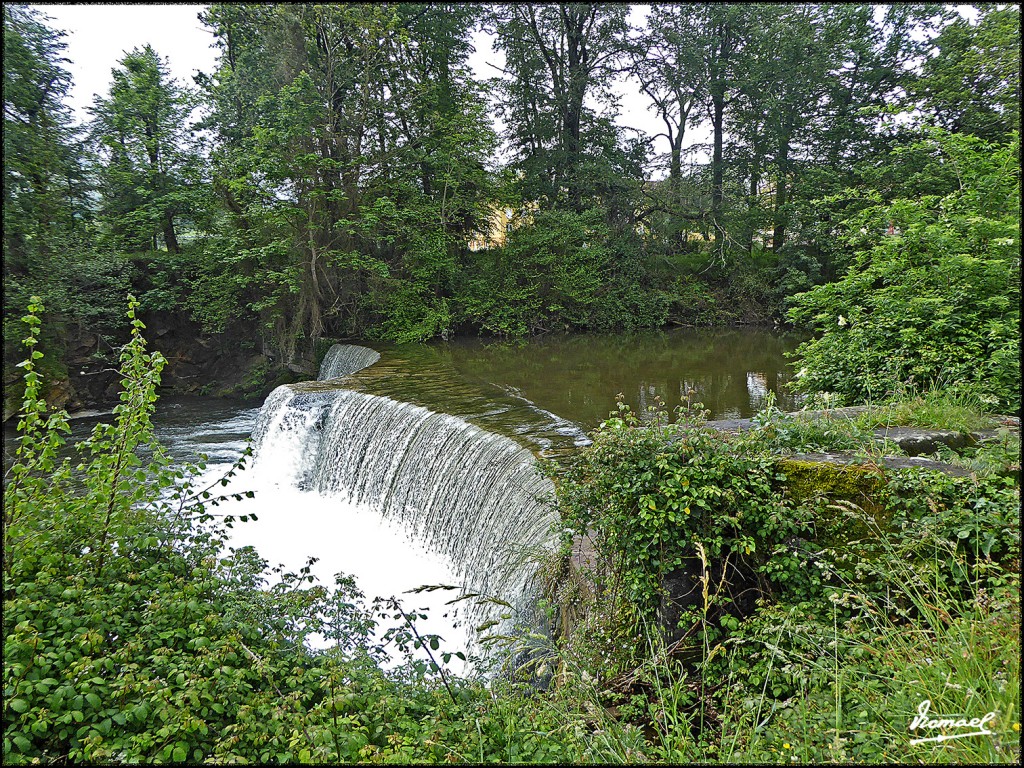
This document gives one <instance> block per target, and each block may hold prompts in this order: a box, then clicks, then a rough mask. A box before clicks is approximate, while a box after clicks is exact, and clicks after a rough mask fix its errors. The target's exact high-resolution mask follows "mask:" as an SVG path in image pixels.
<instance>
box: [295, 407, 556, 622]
mask: <svg viewBox="0 0 1024 768" xmlns="http://www.w3.org/2000/svg"><path fill="white" fill-rule="evenodd" d="M534 462H535V459H534V456H533V454H532V453H530V451H528V450H527V449H525V448H523V447H521V446H520V445H518V444H517V443H515V442H514V441H512V440H510V439H509V438H507V437H502V436H500V435H495V434H492V433H490V432H485V431H484V430H482V429H480V428H479V427H476V426H474V425H472V424H470V423H468V422H466V421H463V420H462V419H458V418H456V417H454V416H449V415H446V414H441V413H434V412H432V411H429V410H427V409H426V408H421V407H419V406H416V405H410V404H409V403H401V402H397V401H395V400H392V399H390V398H387V397H381V396H376V395H366V394H363V393H360V392H352V391H347V390H342V391H340V392H339V396H338V399H337V400H336V401H335V403H334V404H333V406H332V407H331V411H330V414H329V415H328V416H327V418H326V421H325V425H324V437H323V441H322V444H321V445H320V448H319V455H318V456H317V463H316V469H315V475H314V480H313V482H314V483H315V487H316V488H317V489H318V490H319V491H320V492H321V493H325V494H341V495H344V496H346V497H347V498H348V499H349V500H351V501H354V502H357V503H368V504H371V505H373V506H374V507H376V508H377V509H378V510H379V511H380V513H381V514H382V515H383V516H384V517H385V518H387V519H390V520H393V521H395V523H396V524H399V525H401V526H403V527H404V528H405V529H406V530H408V531H410V532H411V533H413V534H414V535H415V536H416V537H417V538H418V539H419V540H420V541H422V542H423V545H424V546H425V547H426V548H427V549H430V550H432V551H436V552H441V553H442V554H444V555H445V556H447V557H448V558H450V559H451V561H452V562H453V563H454V565H455V567H456V569H457V570H458V571H459V575H460V576H462V577H463V578H464V579H465V580H466V582H467V584H469V585H471V589H472V591H474V592H480V593H484V594H489V595H490V594H493V595H496V596H499V597H502V598H503V599H506V600H509V601H510V602H512V601H513V600H517V599H519V598H520V597H521V596H522V595H523V594H525V593H526V592H527V591H528V586H529V582H530V580H531V574H530V568H529V567H526V566H524V564H523V560H524V558H526V559H528V558H529V555H530V554H531V553H535V552H537V551H538V550H539V549H543V548H546V547H547V546H548V545H549V543H550V528H551V524H552V523H553V522H554V516H553V513H552V512H551V511H550V509H549V505H547V504H545V503H544V498H545V497H550V496H551V495H553V493H554V487H553V486H552V484H551V481H550V480H548V479H547V478H546V477H544V476H543V475H541V474H540V472H539V471H538V470H537V469H536V467H535V466H534Z"/></svg>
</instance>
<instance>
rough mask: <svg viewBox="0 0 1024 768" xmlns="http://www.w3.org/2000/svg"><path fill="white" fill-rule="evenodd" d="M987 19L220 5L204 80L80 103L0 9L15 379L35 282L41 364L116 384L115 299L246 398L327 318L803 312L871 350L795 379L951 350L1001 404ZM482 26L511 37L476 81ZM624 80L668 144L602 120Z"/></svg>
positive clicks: (498, 40)
mask: <svg viewBox="0 0 1024 768" xmlns="http://www.w3.org/2000/svg"><path fill="white" fill-rule="evenodd" d="M977 10H978V15H977V19H976V20H974V21H966V20H964V19H963V18H961V17H960V16H958V15H957V14H956V13H955V12H953V11H951V10H949V9H948V8H944V7H942V6H937V5H892V6H884V7H880V8H877V9H875V8H873V7H871V6H867V5H834V6H806V5H770V4H769V5H763V4H762V5H758V4H752V5H742V4H740V5H733V4H729V5H716V4H712V5H672V6H664V7H660V6H659V7H656V8H653V9H651V10H650V12H649V15H648V17H647V20H646V24H645V25H644V26H640V27H633V26H631V25H630V24H629V23H628V22H627V13H628V8H627V7H626V6H617V5H602V4H564V5H539V4H515V5H514V6H508V7H505V6H500V5H499V6H487V5H472V4H451V5H445V4H443V3H436V4H435V3H432V4H402V3H397V4H373V5H370V4H366V5H340V6H328V5H246V4H223V5H217V4H214V5H212V6H210V7H209V8H208V9H206V10H204V11H202V12H201V13H200V18H201V20H202V22H203V23H204V24H206V25H207V26H208V27H209V28H210V29H211V30H212V31H213V33H214V35H215V39H216V42H217V45H218V47H219V52H220V59H219V65H218V68H217V70H216V71H215V72H212V73H202V74H200V75H198V76H197V77H196V78H195V82H194V83H190V84H184V83H180V82H178V81H176V80H174V79H173V78H172V77H171V76H170V75H169V73H168V68H167V63H166V62H165V61H164V60H163V59H162V58H161V57H160V55H159V53H158V52H157V51H156V50H154V49H153V48H152V47H150V46H148V45H145V46H142V47H139V48H136V49H134V50H132V51H131V52H129V53H126V54H125V56H124V57H123V59H122V60H121V61H120V62H119V64H118V66H117V67H116V68H115V69H114V70H113V72H112V73H111V74H112V79H111V83H110V87H109V89H108V91H107V93H106V94H104V95H103V96H101V97H98V98H97V99H96V101H95V103H94V104H93V106H92V108H91V114H92V119H91V120H90V121H89V122H88V123H87V124H86V125H84V126H76V125H74V124H73V123H72V120H71V116H70V110H69V109H68V107H67V106H66V104H65V102H64V100H65V97H66V96H67V93H68V88H69V86H70V77H69V75H68V73H67V71H66V70H65V69H63V67H62V61H63V59H62V48H63V43H62V42H61V34H62V33H60V32H59V31H55V30H53V29H51V28H50V27H49V26H48V25H47V24H46V21H45V17H43V16H42V15H41V14H40V13H39V12H38V11H35V10H32V9H31V8H29V7H25V6H18V5H6V6H5V7H4V11H3V13H4V32H5V35H4V235H3V237H4V240H3V248H4V288H5V303H4V307H5V309H4V313H5V314H4V317H5V320H6V321H7V322H5V328H7V329H8V330H7V331H6V335H5V337H4V350H5V354H4V360H5V368H4V375H5V381H6V382H7V383H8V384H9V385H10V388H11V391H16V390H18V389H19V387H20V384H19V379H18V376H17V375H16V372H15V371H14V370H13V369H12V367H11V365H12V362H13V361H14V360H16V359H17V358H18V354H17V342H18V340H19V331H18V324H17V323H16V322H11V321H12V320H16V318H17V317H19V316H20V314H21V312H22V311H23V309H24V307H25V306H26V305H27V302H28V299H29V297H30V296H32V295H38V296H40V297H41V298H42V299H43V300H44V301H45V302H46V304H47V306H48V307H50V308H51V312H52V315H51V322H50V323H49V324H48V328H47V331H46V334H45V335H44V337H43V338H42V339H41V343H42V345H43V347H44V348H45V349H47V350H49V351H51V354H49V355H47V357H46V358H45V365H46V366H48V367H49V369H48V370H47V373H48V374H50V375H49V376H48V380H49V381H50V382H51V384H53V385H58V384H59V383H60V382H62V381H65V382H66V377H67V375H71V376H72V377H73V379H72V380H73V382H74V384H75V386H76V387H77V388H78V389H79V390H81V393H82V394H83V397H84V396H85V394H84V393H85V392H86V390H87V389H89V386H92V389H90V390H89V392H90V394H91V397H92V399H94V400H95V399H102V398H104V397H109V396H110V395H111V394H112V392H113V391H114V390H115V389H116V382H115V381H113V379H110V380H109V381H106V380H105V379H103V377H102V376H100V374H99V372H100V371H102V370H104V369H111V368H113V367H114V363H115V361H116V356H117V348H118V347H119V346H120V344H121V343H123V342H124V340H125V339H126V338H127V333H128V327H127V326H126V325H125V323H124V320H123V317H122V312H121V306H122V304H123V301H124V296H125V294H126V293H127V292H128V291H129V290H132V291H133V292H134V293H135V295H137V296H138V297H139V300H140V312H141V313H142V316H143V317H144V318H145V319H146V321H147V323H148V324H149V325H150V327H151V328H157V329H158V330H159V333H158V334H156V337H155V338H154V343H156V344H157V345H158V348H161V349H164V350H165V351H166V352H168V357H169V363H170V364H169V368H168V373H169V374H170V375H171V382H172V383H173V382H175V381H177V380H178V378H180V377H179V376H177V374H178V373H179V372H178V371H177V368H178V361H179V359H180V358H187V359H191V358H195V357H197V355H195V354H191V353H192V352H195V351H196V350H195V349H194V348H193V349H192V350H188V351H186V352H184V353H183V352H182V351H181V350H173V349H171V348H170V346H169V344H168V343H166V342H167V339H172V338H176V339H178V340H179V341H180V340H181V339H189V338H191V337H194V336H197V335H198V336H201V337H202V338H203V339H204V343H206V348H207V349H212V350H215V351H217V352H218V353H220V354H222V355H239V357H238V361H237V364H236V363H235V362H234V360H233V363H232V367H233V368H235V369H241V368H245V369H246V371H247V372H248V374H249V381H248V383H247V384H246V386H243V387H236V391H242V390H246V389H248V390H250V391H254V390H258V389H259V387H258V386H255V385H257V384H259V383H260V382H259V381H257V379H259V380H263V381H264V383H267V382H266V380H267V377H273V376H276V375H280V374H281V372H282V371H284V372H287V370H288V367H289V366H291V367H292V369H293V370H297V371H302V370H309V369H310V367H311V364H312V361H313V359H314V357H315V352H316V349H317V346H318V342H319V341H320V340H321V339H324V338H373V337H379V338H386V339H390V340H397V341H424V340H429V339H436V338H441V337H448V336H449V335H450V334H454V333H481V334H487V335H499V336H520V335H527V334H538V333H544V332H549V331H565V330H569V331H574V330H575V331H580V330H593V331H621V330H629V329H633V328H640V327H661V326H664V325H666V324H684V325H721V324H730V323H769V324H770V323H773V322H793V323H798V324H800V325H802V326H809V327H811V328H813V329H814V330H816V331H819V332H820V331H825V330H828V331H831V332H832V333H831V334H830V335H829V337H828V338H827V339H826V340H824V341H823V342H821V343H819V344H813V345H812V346H810V347H809V348H808V349H807V354H808V355H810V356H811V357H812V358H813V359H814V360H815V361H817V362H819V363H821V364H823V365H824V364H826V363H827V364H828V365H829V366H830V367H832V368H835V365H834V362H835V361H834V360H833V361H831V362H829V361H828V360H826V358H827V357H828V354H836V355H840V354H841V355H843V356H845V355H846V354H847V352H848V351H849V350H847V349H846V347H847V346H849V347H856V348H857V349H860V350H862V351H861V352H859V353H857V354H854V355H853V357H852V358H851V359H856V367H855V368H854V369H853V370H854V371H855V376H854V375H852V372H848V374H847V378H846V379H845V380H844V379H842V377H841V376H840V375H839V374H836V373H826V372H824V371H822V372H819V373H818V374H816V375H817V378H816V379H814V381H813V382H812V381H810V380H808V387H809V388H823V389H827V390H834V391H836V392H840V393H842V394H843V395H845V396H846V397H848V398H851V399H857V398H860V397H863V396H865V395H866V394H870V395H872V396H874V397H879V396H881V395H882V394H884V392H885V390H886V389H891V388H892V385H893V384H894V383H898V382H902V381H905V380H906V378H907V377H908V376H910V375H913V376H914V377H915V381H916V383H917V385H918V386H919V387H926V386H930V385H932V384H934V383H936V382H939V381H942V382H946V383H948V382H954V381H956V382H959V381H960V379H961V378H962V376H964V375H967V376H968V378H969V379H970V380H971V382H972V383H973V384H980V385H982V386H983V387H985V386H987V384H985V382H988V381H994V383H993V384H992V390H993V391H992V392H991V393H990V394H992V395H993V396H994V397H996V398H997V400H998V401H999V402H1000V404H1001V407H1003V408H1010V409H1012V408H1014V407H1016V403H1015V399H1016V396H1015V394H1014V392H1015V391H1016V390H1017V389H1019V387H1018V386H1015V384H1014V382H1015V381H1019V379H1015V378H1014V372H1013V369H1014V368H1015V365H1014V359H1015V354H1016V339H1017V338H1018V336H1017V332H1016V317H1017V316H1016V315H1015V314H1014V312H1015V311H1016V310H1015V308H1014V307H1015V305H1016V303H1017V295H1016V294H1014V293H1013V291H1014V290H1015V288H1016V287H1019V279H1018V276H1019V266H1018V262H1017V260H1016V253H1017V251H1018V249H1019V239H1017V236H1016V232H1017V228H1018V227H1019V213H1018V211H1017V210H1016V207H1015V203H1014V202H1013V200H1014V198H1013V196H1012V189H1013V188H1014V187H1015V185H1016V184H1017V183H1018V181H1017V179H1018V176H1019V173H1018V165H1019V161H1018V157H1019V149H1018V147H1019V145H1018V143H1017V142H1018V139H1017V138H1016V136H1017V133H1016V130H1017V128H1018V125H1019V120H1020V110H1019V101H1020V78H1019V41H1020V14H1019V9H1017V8H1016V7H1015V6H1007V7H1001V6H994V5H985V6H979V7H978V9H977ZM478 30H486V31H487V32H489V33H490V34H491V35H492V38H491V39H493V40H494V41H495V45H496V47H497V48H498V49H499V50H500V52H501V54H503V56H504V61H505V63H504V69H502V70H500V71H499V70H497V69H496V70H494V73H493V74H494V75H495V77H494V78H493V79H490V80H487V81H483V82H481V81H478V80H475V79H474V77H473V75H472V73H471V71H470V69H469V67H468V66H467V57H468V56H469V54H470V51H471V34H472V33H474V32H475V31H478ZM497 60H499V61H500V59H497ZM616 78H620V79H622V78H624V79H625V82H627V83H628V86H627V87H629V88H637V89H638V90H642V91H643V92H644V93H645V94H646V95H647V96H648V98H649V100H650V105H651V110H652V112H653V114H654V115H656V116H657V117H658V118H659V119H660V122H661V124H663V125H664V138H665V141H666V142H667V145H668V147H669V151H668V152H667V153H665V154H656V153H655V146H656V145H655V144H654V140H653V139H652V138H650V137H645V136H642V135H637V134H636V133H635V132H631V131H629V130H626V129H624V128H621V127H619V126H617V125H616V124H615V122H614V120H613V117H614V116H615V114H616V113H617V110H618V107H617V105H616V103H615V98H614V95H613V92H612V91H611V90H610V88H611V85H612V84H613V82H614V81H615V80H616ZM911 110H915V111H911ZM492 113H497V114H499V115H500V116H501V118H502V120H503V124H504V134H503V135H502V136H498V135H496V134H495V132H494V128H493V127H492V121H491V115H492ZM700 127H705V128H707V129H708V130H709V132H710V141H709V143H708V144H707V145H692V146H691V137H692V135H693V133H694V131H695V130H697V129H698V128H700ZM501 142H503V143H504V147H505V151H504V152H503V153H501V154H499V153H498V148H499V144H500V143H501ZM657 146H658V147H659V148H660V147H662V146H664V145H662V144H658V145H657ZM698 150H702V151H703V152H704V153H706V154H705V155H704V156H705V157H707V158H709V161H708V162H700V161H699V157H698V155H697V154H696V152H697V151H698ZM498 157H502V158H503V159H502V160H500V161H499V160H497V159H496V158H498ZM655 176H663V178H659V179H658V180H652V178H653V177H655ZM979 217H980V218H979ZM471 245H472V247H471ZM940 265H941V267H940ZM849 270H852V272H851V271H849ZM1015 270H1016V271H1015ZM837 280H838V281H839V282H836V281H837ZM825 284H834V287H833V288H831V289H829V290H827V291H821V290H819V291H813V292H812V293H810V294H801V292H803V291H807V290H808V289H812V288H814V287H815V286H821V285H825ZM876 288H882V289H883V290H880V291H877V292H874V289H876ZM865 290H871V291H872V292H873V293H872V298H871V300H870V301H866V300H865V298H864V297H863V296H862V295H861V294H862V293H863V291H865ZM840 294H842V295H841V296H840ZM794 296H798V297H800V298H797V299H796V300H795V308H794V311H793V313H792V314H789V315H787V301H789V300H790V298H791V297H794ZM801 296H802V297H801ZM854 305H856V306H857V307H860V310H859V311H855V309H854ZM840 315H841V316H842V317H844V318H846V319H847V320H849V321H850V323H851V328H850V330H849V331H848V332H845V331H843V332H842V333H843V334H844V338H843V339H841V340H840V339H838V336H837V334H839V333H840V329H837V328H835V327H833V325H834V323H833V322H832V319H833V317H834V319H838V316H840ZM896 316H899V317H900V319H901V320H903V321H904V323H903V324H904V325H906V326H907V327H906V329H905V331H901V332H905V333H906V334H908V336H913V337H914V338H912V339H911V338H906V339H901V340H900V341H898V342H894V341H892V340H891V339H890V338H889V335H891V334H887V331H888V329H889V328H892V327H894V326H893V322H894V321H893V318H894V317H896ZM168 328H169V329H170V331H171V332H170V333H169V334H168V335H167V338H166V339H163V338H162V333H163V331H164V330H165V329H168ZM883 336H885V338H882V337H883ZM968 338H969V339H970V342H969V343H968V342H965V339H968ZM834 342H835V343H834ZM893 344H902V345H903V346H906V347H914V346H915V345H916V346H917V347H919V348H921V349H923V350H925V354H923V356H922V359H920V360H914V361H905V360H900V359H893V358H892V357H891V355H890V354H889V352H890V350H891V349H892V347H893ZM193 347H194V345H193ZM866 347H869V348H870V349H871V350H872V351H871V352H870V353H869V352H865V351H863V349H864V348H866ZM826 348H827V349H829V350H833V352H831V353H826V351H825V350H826ZM840 348H842V349H843V351H842V352H838V351H835V350H839V349H840ZM954 348H956V349H959V350H961V351H960V352H957V353H956V355H952V354H951V351H952V350H953V349H954ZM198 357H201V358H202V360H199V361H196V360H191V362H193V363H194V364H196V365H199V366H200V367H201V373H202V374H206V375H208V376H210V377H211V378H215V377H217V376H218V375H223V372H222V371H217V370H211V368H210V366H209V365H208V364H207V362H208V357H210V356H206V357H204V356H203V355H198ZM976 360H984V361H985V362H984V364H983V365H979V366H975V365H973V362H972V361H976ZM883 363H884V364H883ZM868 369H870V373H865V371H866V370H868ZM190 373H191V372H190ZM93 376H99V378H95V379H94V378H90V377H93ZM107 378H109V377H107ZM853 378H856V379H857V381H858V382H859V383H856V384H855V383H854V382H853V381H852V379H853ZM101 379H103V380H104V383H105V391H104V387H98V386H93V384H94V383H95V382H98V381H100V380H101ZM240 383H241V382H235V384H240ZM208 384H209V386H210V387H214V388H216V387H215V386H214V384H215V383H214V382H208ZM93 390H96V391H93ZM74 394H75V393H69V392H68V391H67V386H66V383H65V384H64V386H63V389H58V390H55V391H52V392H50V393H49V396H50V399H51V400H52V401H55V402H69V401H74V397H73V395H74ZM8 399H9V401H10V402H9V403H8V405H9V406H11V407H10V408H8V409H7V410H6V411H5V415H7V414H9V413H12V412H13V408H14V405H15V399H12V398H8ZM79 399H81V398H79Z"/></svg>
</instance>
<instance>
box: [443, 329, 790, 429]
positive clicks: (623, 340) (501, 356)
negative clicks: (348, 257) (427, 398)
mask: <svg viewBox="0 0 1024 768" xmlns="http://www.w3.org/2000/svg"><path fill="white" fill-rule="evenodd" d="M800 340H801V339H800V337H798V336H795V335H793V334H778V333H772V332H770V331H762V330H746V329H742V330H724V331H709V330H700V331H697V330H690V329H680V330H675V331H669V332H663V333H644V334H632V335H628V336H562V337H544V338H541V339H534V340H530V341H527V342H511V343H494V342H485V341H480V340H474V339H468V340H459V341H456V342H453V343H451V344H449V345H447V346H445V347H440V348H438V355H440V356H442V357H445V358H447V361H448V362H449V363H450V364H451V366H452V367H453V368H454V369H455V370H456V371H458V372H459V373H461V374H462V375H463V376H466V377H471V378H475V379H478V380H483V381H485V382H488V383H491V384H495V385H498V386H500V387H502V388H503V389H505V390H506V391H510V392H514V393H515V394H517V395H519V396H521V397H524V398H526V399H528V400H530V401H532V402H533V403H535V404H536V405H537V406H538V407H540V408H543V409H545V410H548V411H551V412H553V413H556V414H558V415H559V416H561V417H563V418H566V419H569V420H571V421H574V422H576V423H577V424H580V425H581V426H583V427H584V428H585V429H588V430H589V429H593V428H595V427H596V426H597V425H598V424H599V423H600V422H601V421H602V420H603V419H605V418H606V417H607V416H608V413H609V412H610V411H612V410H614V408H615V396H616V395H617V394H619V393H621V394H622V395H623V396H624V400H625V402H626V403H627V404H629V406H630V407H631V408H633V409H635V410H638V411H641V412H642V411H646V410H647V408H648V406H653V405H654V403H655V398H660V399H661V401H662V402H664V403H665V404H666V405H667V406H668V407H669V408H675V407H676V406H677V405H679V404H680V403H681V402H684V401H685V400H686V397H687V393H688V392H690V393H691V400H692V401H693V402H701V403H703V404H704V406H705V407H706V408H707V409H709V410H710V411H711V418H749V417H750V416H753V415H754V414H755V413H756V412H757V410H758V409H759V408H760V407H761V406H762V405H763V404H764V399H765V397H766V396H767V395H768V393H769V392H772V393H774V394H775V396H776V398H777V400H778V403H779V406H780V407H781V408H783V409H794V408H796V407H798V402H797V399H796V397H795V396H794V395H792V394H791V393H789V392H788V391H787V388H786V386H785V385H786V384H787V383H788V382H789V381H791V380H792V370H791V367H790V365H789V361H788V360H787V358H786V356H785V354H786V352H789V351H791V350H793V349H795V347H796V345H797V344H798V343H799V342H800Z"/></svg>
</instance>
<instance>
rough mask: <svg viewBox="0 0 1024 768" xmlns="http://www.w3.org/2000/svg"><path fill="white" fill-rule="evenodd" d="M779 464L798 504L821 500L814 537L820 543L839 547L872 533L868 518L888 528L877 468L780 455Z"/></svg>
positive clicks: (785, 484) (882, 483)
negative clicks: (853, 512) (861, 512)
mask: <svg viewBox="0 0 1024 768" xmlns="http://www.w3.org/2000/svg"><path fill="white" fill-rule="evenodd" d="M776 466H777V468H778V470H779V472H780V474H782V475H784V476H785V480H783V481H782V487H783V489H784V492H785V493H786V495H787V496H788V497H789V498H791V499H792V500H793V501H794V502H795V503H797V504H804V503H811V502H813V501H814V500H815V499H817V500H818V501H819V503H818V504H816V505H815V506H816V508H817V511H818V514H817V518H816V520H815V528H816V534H817V535H816V537H815V538H816V539H817V541H818V542H819V543H820V544H822V545H824V546H829V547H831V546H837V545H841V544H842V543H844V542H845V541H848V540H850V539H860V538H864V537H865V536H870V535H872V531H871V526H869V525H868V524H867V522H866V519H867V518H870V519H871V520H873V521H874V522H875V524H876V525H877V526H879V527H880V528H882V529H885V528H886V527H888V524H889V518H890V516H889V514H888V512H887V511H886V504H885V500H884V499H883V498H882V495H883V494H884V492H885V488H886V483H885V479H884V477H883V476H882V474H881V472H880V471H879V469H878V468H877V467H875V466H872V465H865V464H840V463H830V462H825V461H807V460H803V459H795V458H781V457H780V458H778V459H777V460H776ZM851 505H852V507H853V511H855V512H856V513H855V514H851ZM859 511H863V513H864V514H863V515H861V514H860V513H859Z"/></svg>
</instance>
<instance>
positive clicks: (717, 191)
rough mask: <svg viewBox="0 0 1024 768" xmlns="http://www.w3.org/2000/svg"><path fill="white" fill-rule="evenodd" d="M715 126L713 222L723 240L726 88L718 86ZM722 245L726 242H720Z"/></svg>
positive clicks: (714, 96)
mask: <svg viewBox="0 0 1024 768" xmlns="http://www.w3.org/2000/svg"><path fill="white" fill-rule="evenodd" d="M711 102H712V110H713V115H712V117H711V121H712V127H713V128H714V149H713V150H712V156H711V223H712V225H713V227H714V232H715V239H716V240H722V224H721V221H722V200H723V198H724V194H723V192H722V185H723V177H724V170H725V169H724V160H723V153H722V144H723V141H724V134H725V93H724V88H723V87H721V86H719V87H716V88H715V89H714V90H713V91H712V94H711ZM719 245H720V246H722V245H724V243H720V244H719Z"/></svg>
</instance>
